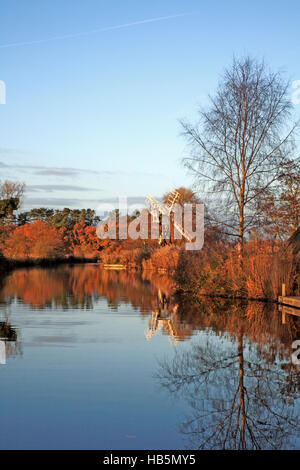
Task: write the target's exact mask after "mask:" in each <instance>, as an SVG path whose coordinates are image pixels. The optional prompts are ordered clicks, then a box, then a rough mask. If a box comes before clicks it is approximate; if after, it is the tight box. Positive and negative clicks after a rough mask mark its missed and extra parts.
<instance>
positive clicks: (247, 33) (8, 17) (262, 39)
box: [0, 0, 300, 208]
mask: <svg viewBox="0 0 300 470" xmlns="http://www.w3.org/2000/svg"><path fill="white" fill-rule="evenodd" d="M176 15H180V16H176ZM299 15H300V4H299V1H291V0H287V1H285V2H282V1H278V0H276V1H274V0H273V1H269V0H264V1H263V2H261V1H257V0H255V1H251V2H250V1H248V2H245V1H243V2H241V1H235V0H228V1H226V2H225V1H221V0H219V1H200V0H198V1H194V0H193V1H192V0H185V1H178V0H172V1H171V0H165V1H161V0H160V1H156V0H152V1H148V2H146V1H143V2H142V1H133V0H128V1H127V0H123V1H121V0H119V1H114V0H111V1H109V2H107V1H106V2H104V1H101V0H97V1H96V0H85V1H84V2H83V1H79V0H63V1H61V0H51V1H50V0H43V1H40V0H26V1H20V0H0V18H1V20H0V21H1V28H0V64H1V65H0V80H3V81H4V82H5V83H6V88H7V90H6V104H5V105H0V179H2V180H3V179H14V180H21V181H25V183H26V185H27V191H26V199H25V204H24V208H29V207H40V206H45V205H47V206H49V207H65V206H69V207H79V208H82V207H93V208H97V207H98V205H99V204H100V203H101V201H109V200H110V199H111V198H115V197H117V196H119V195H120V196H127V197H129V198H131V199H130V200H131V201H140V200H143V198H144V197H145V195H146V194H147V193H151V194H153V195H154V196H160V195H161V194H162V193H164V192H165V191H167V190H170V189H172V188H173V187H176V186H179V185H186V186H190V185H191V184H192V182H193V180H192V178H191V176H190V175H188V174H187V173H186V170H185V169H184V168H183V167H182V166H181V163H180V161H181V158H182V156H183V155H184V153H185V152H186V148H185V142H184V140H183V139H182V137H181V136H180V126H179V124H178V119H180V118H183V117H186V118H189V119H191V120H193V119H195V117H196V109H197V105H198V104H199V103H201V104H204V105H205V103H206V102H207V95H208V93H212V94H213V92H214V90H215V88H216V85H217V81H218V77H219V75H220V74H221V73H222V71H223V69H224V67H225V66H227V65H229V64H230V63H231V61H232V57H233V55H243V54H250V55H254V56H256V57H258V58H265V59H266V61H267V62H268V63H269V64H270V66H271V67H272V68H273V69H278V68H280V69H282V70H284V71H286V72H287V77H290V78H291V79H292V80H299V79H300V61H299V50H300V47H299V46H300V35H299ZM161 17H169V18H165V19H161ZM150 19H157V21H156V20H155V21H147V22H143V21H144V20H150ZM132 23H137V24H132ZM125 25H127V26H125ZM119 26H120V27H119ZM110 27H116V28H111V29H110ZM95 30H96V31H95ZM81 33H82V34H81ZM65 36H67V37H65ZM291 93H292V91H291ZM299 108H300V106H299ZM296 111H297V112H298V114H299V111H298V110H296Z"/></svg>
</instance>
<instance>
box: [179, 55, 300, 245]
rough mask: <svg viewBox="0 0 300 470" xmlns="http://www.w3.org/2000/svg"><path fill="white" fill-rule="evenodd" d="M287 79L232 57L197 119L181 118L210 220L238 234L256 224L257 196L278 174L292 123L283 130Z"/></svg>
mask: <svg viewBox="0 0 300 470" xmlns="http://www.w3.org/2000/svg"><path fill="white" fill-rule="evenodd" d="M288 93H289V83H288V82H286V81H285V80H284V79H283V77H282V75H281V74H280V73H273V72H270V71H269V70H268V69H267V67H266V65H265V64H264V63H260V62H258V61H257V60H255V59H252V58H250V57H246V58H242V59H240V60H238V59H235V60H234V61H233V64H232V66H231V67H230V68H228V69H227V70H225V73H224V75H223V77H222V79H221V81H220V83H219V87H218V90H217V92H216V95H215V96H214V97H211V98H210V106H209V107H208V109H207V110H200V111H199V115H200V120H199V122H198V123H196V124H195V125H194V124H190V123H188V122H185V121H182V123H181V124H182V128H183V134H184V136H185V137H186V139H187V141H188V143H189V144H190V146H191V154H190V156H188V157H187V158H185V159H184V162H185V165H186V166H187V167H188V168H189V169H190V170H191V171H192V172H193V174H194V175H195V178H196V181H197V183H198V185H199V186H201V190H205V192H206V196H207V199H208V201H209V203H210V207H209V211H210V215H209V218H210V220H212V221H214V222H217V223H218V224H219V225H222V226H223V227H224V228H225V229H226V230H227V232H229V233H231V234H232V235H234V234H235V235H236V236H237V237H238V249H239V252H240V253H242V249H243V241H244V237H245V233H246V232H247V231H249V230H250V229H251V228H252V227H253V226H255V225H256V223H257V220H256V213H255V204H256V201H257V198H258V197H259V196H260V195H261V194H262V192H264V191H265V190H266V189H267V188H269V187H270V186H271V185H272V184H273V183H274V181H276V180H277V179H278V177H279V176H280V175H281V167H282V165H283V163H284V162H286V160H288V159H289V158H290V152H291V142H292V136H293V134H294V131H295V128H296V125H291V126H290V127H289V128H288V129H287V120H288V118H289V116H290V111H291V107H292V104H291V102H290V99H289V96H288Z"/></svg>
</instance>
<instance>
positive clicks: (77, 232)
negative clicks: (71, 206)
mask: <svg viewBox="0 0 300 470" xmlns="http://www.w3.org/2000/svg"><path fill="white" fill-rule="evenodd" d="M70 239H71V240H70V250H71V253H72V254H73V255H74V256H76V257H80V258H97V257H98V256H99V250H100V247H101V244H100V240H99V238H98V236H97V233H96V228H95V227H93V226H91V225H85V224H84V223H83V222H79V223H77V224H75V226H74V228H73V230H72V233H71V236H70Z"/></svg>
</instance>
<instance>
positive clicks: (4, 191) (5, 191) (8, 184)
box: [0, 180, 25, 204]
mask: <svg viewBox="0 0 300 470" xmlns="http://www.w3.org/2000/svg"><path fill="white" fill-rule="evenodd" d="M24 192H25V183H19V182H15V181H8V180H6V181H4V183H2V184H1V189H0V196H1V199H18V200H19V202H20V204H21V202H22V198H23V197H24Z"/></svg>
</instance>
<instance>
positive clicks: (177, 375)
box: [157, 304, 300, 449]
mask: <svg viewBox="0 0 300 470" xmlns="http://www.w3.org/2000/svg"><path fill="white" fill-rule="evenodd" d="M256 308H257V312H256V318H254V316H253V315H254V314H255V311H254V310H255V309H254V308H253V305H252V306H251V307H250V310H251V314H250V316H249V310H247V307H244V308H243V309H238V308H236V307H235V308H233V311H231V313H230V309H228V310H227V311H224V310H223V312H222V313H221V312H219V315H220V321H219V325H217V324H216V316H215V314H214V315H212V317H211V326H212V327H209V320H208V318H209V315H208V318H206V320H205V322H204V323H205V329H204V331H203V332H202V333H201V334H200V339H199V338H194V339H193V341H192V342H191V343H190V345H189V347H188V348H187V349H184V350H180V351H175V353H174V357H173V359H171V360H167V359H166V360H164V361H162V362H160V364H159V370H158V373H157V378H158V379H159V380H160V382H161V384H162V386H164V387H166V388H167V389H168V390H169V391H170V393H172V394H174V395H175V396H177V395H179V394H180V395H181V396H183V397H184V399H185V400H186V401H187V403H188V404H189V407H190V410H191V412H190V415H189V416H188V417H187V418H186V419H185V421H184V422H183V423H182V424H181V426H180V429H181V432H182V433H183V434H184V435H185V438H186V442H187V447H188V448H199V449H284V448H295V446H299V424H300V422H299V414H297V411H296V409H295V400H296V399H297V398H299V396H300V393H299V391H300V375H299V372H300V371H299V369H298V368H297V367H295V366H293V365H292V364H291V360H290V357H289V354H290V351H289V349H285V348H283V342H285V341H284V340H287V337H286V335H284V334H281V336H280V335H279V336H278V337H274V336H273V338H272V337H271V336H269V338H268V335H269V333H270V312H269V318H268V315H265V321H264V322H261V320H262V318H261V315H260V313H261V311H262V310H263V309H262V308H261V306H259V305H257V304H256ZM196 310H197V309H196ZM207 310H208V311H209V308H208V309H207ZM215 310H217V307H216V306H215ZM271 318H272V316H271ZM277 323H278V322H277ZM255 324H256V325H255ZM199 326H200V325H199ZM272 326H273V328H274V327H275V329H277V330H278V331H279V332H281V333H282V330H281V328H279V325H278V324H277V325H274V324H273V325H272ZM262 327H264V329H262ZM214 330H215V331H214ZM255 331H256V339H255V341H253V340H252V341H250V340H249V337H251V336H253V333H254V332H255ZM285 333H286V332H285ZM288 336H289V335H288ZM268 339H269V341H270V342H269V345H268ZM275 345H277V352H275V349H276V348H275ZM290 345H291V343H290V344H289V346H290ZM268 346H270V348H269V347H268ZM284 356H285V357H284ZM297 439H298V442H297Z"/></svg>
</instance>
